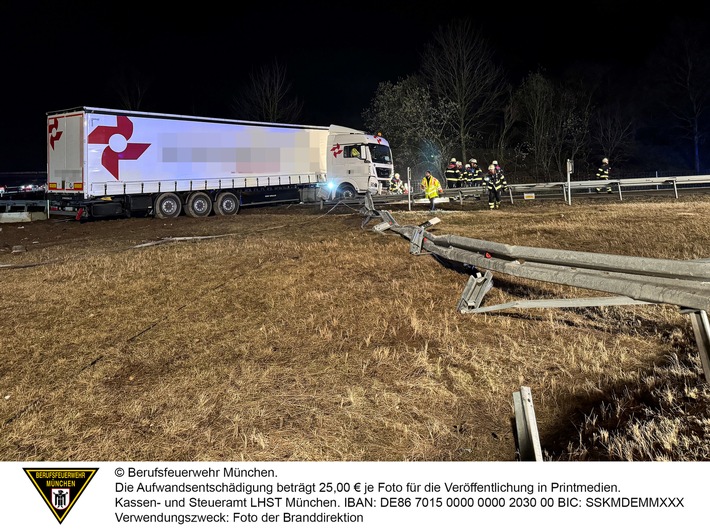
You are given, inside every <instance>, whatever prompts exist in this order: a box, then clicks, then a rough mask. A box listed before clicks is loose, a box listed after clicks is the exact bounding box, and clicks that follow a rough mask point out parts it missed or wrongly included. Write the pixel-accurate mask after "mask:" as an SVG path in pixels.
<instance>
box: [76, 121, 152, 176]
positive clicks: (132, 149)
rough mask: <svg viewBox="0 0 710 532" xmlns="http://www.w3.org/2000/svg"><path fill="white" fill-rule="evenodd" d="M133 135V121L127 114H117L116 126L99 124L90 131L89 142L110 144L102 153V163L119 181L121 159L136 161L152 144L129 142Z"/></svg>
mask: <svg viewBox="0 0 710 532" xmlns="http://www.w3.org/2000/svg"><path fill="white" fill-rule="evenodd" d="M132 136H133V122H131V121H130V119H129V118H128V117H127V116H117V117H116V125H115V126H98V127H97V128H96V129H94V130H93V131H92V132H91V133H89V137H88V141H89V144H108V146H106V147H105V148H104V151H103V152H102V154H101V164H102V165H103V167H104V168H106V170H108V171H109V173H110V174H111V175H112V176H113V177H115V178H116V180H117V181H118V163H119V161H123V160H128V161H135V160H136V159H138V158H139V157H140V156H141V155H143V153H144V152H145V150H147V149H148V147H149V146H150V144H146V143H141V142H128V141H129V140H130V138H131V137H132Z"/></svg>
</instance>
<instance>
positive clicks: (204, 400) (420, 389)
mask: <svg viewBox="0 0 710 532" xmlns="http://www.w3.org/2000/svg"><path fill="white" fill-rule="evenodd" d="M405 208H406V207H404V208H403V210H401V211H400V210H398V208H396V207H393V208H392V209H391V210H392V213H393V215H394V217H395V218H396V220H397V221H398V222H399V223H400V224H401V225H407V224H413V225H416V224H418V223H421V222H423V221H424V220H426V219H427V218H428V213H426V212H424V211H423V210H417V211H412V212H408V211H406V210H404V209H405ZM445 209H450V210H444V211H443V212H440V213H438V216H439V217H440V218H441V219H442V223H441V224H439V225H437V226H435V228H433V229H432V231H433V232H435V233H436V234H456V235H461V236H469V237H474V238H478V239H483V240H489V241H495V242H501V243H506V244H515V245H525V246H535V247H548V248H562V249H569V250H579V251H592V252H600V253H615V254H623V255H634V256H641V257H660V258H674V259H688V260H692V259H700V258H707V257H710V235H709V234H708V227H709V226H710V198H708V197H706V196H698V197H695V198H685V199H681V200H674V199H670V198H661V199H653V200H645V201H643V200H634V201H633V202H626V201H625V202H623V203H622V202H611V201H594V200H588V201H586V202H585V201H579V202H576V204H575V205H573V206H567V205H565V204H563V203H561V202H553V201H544V202H537V203H535V202H517V203H516V204H515V205H509V204H503V208H502V209H501V210H500V211H493V212H489V211H487V210H485V209H483V208H482V206H481V205H479V204H476V205H473V206H468V207H466V206H464V207H463V208H461V207H459V206H451V207H449V208H445ZM363 221H364V218H363V216H362V215H361V214H360V213H358V212H356V211H354V210H352V209H348V208H345V207H339V208H337V209H334V210H331V211H326V210H318V208H317V207H306V206H293V207H291V208H285V207H284V208H268V209H243V210H242V212H240V213H239V214H238V215H237V216H235V217H210V218H207V219H192V218H187V217H181V218H178V219H175V220H170V221H164V220H156V219H123V220H108V221H96V222H89V223H83V224H80V223H78V222H74V221H53V220H49V221H47V222H33V223H31V224H24V225H19V224H3V227H2V231H1V232H0V265H2V266H3V268H2V269H0V272H1V274H2V283H1V284H2V287H3V296H2V297H3V305H2V309H1V310H0V342H1V349H0V353H1V356H0V425H1V426H2V430H1V431H0V458H1V459H2V460H5V461H10V460H106V461H121V460H159V461H165V460H169V461H173V460H187V461H208V460H209V461H213V460H214V461H232V460H234V461H240V460H248V461H262V460H277V461H285V460H305V461H316V460H317V461H339V460H347V461H353V460H374V461H380V460H388V461H390V460H393V461H403V460H410V461H422V460H424V461H455V460H466V461H468V460H473V461H511V460H515V459H516V449H515V442H514V436H513V433H514V431H513V429H512V424H511V420H512V415H513V410H512V394H513V393H514V392H516V391H517V390H519V388H520V386H528V387H530V388H531V390H532V394H533V399H534V402H535V412H536V417H537V421H538V430H539V434H540V438H541V444H542V448H543V452H544V454H545V458H546V459H547V460H674V461H680V460H706V459H707V457H708V451H709V450H710V411H709V409H708V405H709V404H710V401H709V400H710V394H708V386H707V384H706V383H705V379H704V376H703V371H702V368H701V366H700V361H699V357H698V354H697V347H696V343H695V339H694V336H693V332H692V328H691V325H690V321H689V319H688V317H687V316H685V315H682V314H681V313H680V312H679V309H678V308H677V307H673V306H666V305H646V306H629V307H602V308H598V307H591V308H576V309H575V308H569V309H529V310H509V311H504V312H497V313H490V314H460V313H458V312H456V304H457V302H458V299H459V297H460V296H461V292H462V290H463V288H464V286H465V283H466V281H467V276H465V275H463V274H461V273H459V272H457V271H455V270H453V269H448V268H445V267H444V266H442V265H441V264H440V263H438V262H437V261H436V260H434V259H433V258H432V257H431V256H427V255H421V256H413V255H410V253H409V242H408V241H407V240H406V239H403V238H402V237H400V236H398V235H395V234H389V235H382V234H378V233H376V232H374V231H372V230H371V228H372V225H374V223H371V224H369V225H367V226H365V227H364V228H363V227H362V224H363ZM166 237H174V238H173V240H161V239H165V238H166ZM188 237H199V238H188ZM156 242H161V243H160V244H159V245H157V244H156V245H144V244H153V243H156ZM17 245H21V246H23V248H24V249H25V250H26V251H24V252H21V253H11V252H10V250H11V249H12V247H13V246H17ZM20 266H21V267H20ZM581 293H582V291H581V290H578V289H573V288H569V287H564V286H560V285H554V284H546V283H541V282H534V281H528V280H525V279H518V278H512V277H507V276H504V275H498V274H495V275H494V288H493V289H492V290H491V291H490V292H489V293H488V294H487V296H486V299H485V304H486V305H493V304H498V303H503V302H506V301H514V300H518V299H538V298H561V297H578V296H579V295H580V294H581Z"/></svg>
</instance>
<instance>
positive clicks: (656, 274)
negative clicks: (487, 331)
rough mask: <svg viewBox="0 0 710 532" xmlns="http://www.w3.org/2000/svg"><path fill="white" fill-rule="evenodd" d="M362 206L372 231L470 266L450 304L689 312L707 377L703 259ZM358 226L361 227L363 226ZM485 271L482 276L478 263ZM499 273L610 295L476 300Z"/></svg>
mask: <svg viewBox="0 0 710 532" xmlns="http://www.w3.org/2000/svg"><path fill="white" fill-rule="evenodd" d="M361 212H362V213H363V214H364V215H366V216H368V221H369V219H370V218H373V217H379V218H381V219H382V220H383V221H382V222H381V223H379V224H377V226H376V230H377V231H379V232H384V231H393V232H395V233H397V234H399V235H401V236H403V237H404V238H406V239H408V240H409V241H410V253H411V254H413V255H419V254H421V253H422V252H423V251H426V252H428V253H429V254H432V255H435V256H436V257H438V258H439V259H445V260H443V261H441V260H440V261H441V262H447V261H448V262H449V263H451V262H454V263H460V264H462V265H464V266H468V267H473V270H474V271H475V272H476V273H475V274H474V275H471V276H470V277H469V279H468V282H467V284H466V287H465V288H464V291H463V294H462V296H461V298H460V299H459V301H458V304H457V310H458V311H459V312H461V313H481V312H493V311H497V310H503V309H509V308H554V307H557V308H561V307H591V306H611V305H647V304H669V305H675V306H678V307H679V310H680V312H681V313H683V314H688V315H689V317H690V320H691V324H692V327H693V333H694V335H695V340H696V342H697V345H698V351H699V354H700V359H701V361H702V367H703V372H704V375H705V380H706V381H707V382H708V383H710V322H709V321H708V315H707V310H708V309H710V262H707V261H687V260H672V259H654V258H647V257H632V256H624V255H610V254H603V253H590V252H582V251H568V250H563V249H546V248H534V247H527V246H511V245H507V244H501V243H498V242H489V241H485V240H477V239H474V238H467V237H462V236H457V235H435V234H433V233H431V232H428V231H427V230H426V229H427V228H428V227H430V226H431V225H433V223H437V222H439V221H440V220H439V219H438V218H436V219H434V220H430V221H429V222H425V223H424V224H421V225H419V226H402V225H399V224H398V223H397V222H396V220H395V219H394V217H393V216H392V214H391V213H390V212H388V211H376V210H375V209H374V204H373V203H372V201H371V200H370V201H369V202H368V200H367V199H366V201H365V207H363V209H362V210H361ZM363 227H364V226H363ZM478 269H480V270H484V271H485V272H486V273H485V274H484V275H481V273H480V272H478V271H477V270H478ZM491 272H498V273H503V274H506V275H511V276H514V277H522V278H525V279H532V280H536V281H543V282H550V283H556V284H562V285H567V286H574V287H577V288H585V289H589V290H593V291H597V292H605V293H609V294H614V295H613V296H609V297H590V298H569V299H541V300H523V301H513V302H510V303H504V304H501V305H493V306H488V307H482V306H481V302H482V300H483V297H484V296H485V294H486V293H487V292H488V291H489V290H490V288H491V287H492V286H493V274H492V273H491Z"/></svg>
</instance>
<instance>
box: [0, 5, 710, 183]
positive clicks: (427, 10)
mask: <svg viewBox="0 0 710 532" xmlns="http://www.w3.org/2000/svg"><path fill="white" fill-rule="evenodd" d="M157 5H158V4H157V3H153V2H147V1H144V2H136V1H135V0H127V1H124V2H121V1H120V0H115V1H112V2H96V1H92V2H88V1H86V0H78V1H73V2H60V1H56V0H55V1H51V2H48V1H43V2H33V1H29V0H28V1H25V2H16V1H13V0H11V1H10V2H4V3H3V4H2V7H0V23H1V24H2V31H0V47H1V48H0V50H2V56H1V57H2V60H3V63H4V64H3V65H2V72H3V75H2V94H3V101H4V103H5V112H4V113H3V120H2V123H1V124H0V173H2V172H7V171H34V170H44V169H45V165H46V161H45V158H46V155H45V153H46V148H45V131H44V129H45V115H46V113H47V112H48V111H55V110H60V109H67V108H72V107H78V106H91V107H109V108H120V103H119V100H118V98H117V92H116V88H115V87H116V84H115V82H113V79H114V77H115V76H116V74H117V72H119V71H120V70H121V69H122V68H125V67H126V66H129V65H130V66H132V67H135V68H137V69H138V70H139V71H140V72H141V76H144V77H145V79H150V80H151V83H150V85H148V91H147V93H146V100H145V101H146V105H145V106H144V110H146V111H152V112H165V113H171V114H197V115H204V116H220V117H231V116H230V114H229V109H228V107H227V105H228V104H227V99H228V96H227V95H229V94H230V91H231V92H233V91H232V89H233V88H235V87H237V86H238V85H239V83H242V82H244V81H246V80H248V78H249V73H250V72H251V71H252V69H254V68H258V67H259V66H261V65H264V64H267V63H270V62H272V61H273V60H274V59H278V60H279V62H281V63H282V64H284V65H285V66H286V68H287V73H288V76H289V78H291V80H292V84H293V90H294V93H295V95H297V96H298V97H299V98H300V99H301V100H302V101H303V102H304V104H305V105H304V118H303V120H302V122H303V123H307V124H314V125H328V124H331V123H336V124H341V125H345V126H351V127H362V124H361V123H360V120H361V114H362V111H363V109H364V108H365V107H366V106H367V105H368V103H369V101H370V99H371V98H372V96H373V93H374V91H375V89H376V87H377V84H378V82H380V81H386V80H391V81H396V80H397V79H399V78H401V77H403V76H406V75H407V74H409V73H412V72H413V71H415V70H416V69H417V67H418V65H419V54H420V52H421V50H422V48H423V46H424V45H425V44H426V43H427V42H428V41H430V40H431V35H432V33H433V32H435V31H436V29H437V28H438V27H439V26H442V25H446V24H448V23H449V22H452V21H454V20H457V19H465V18H468V19H471V20H473V22H474V24H475V25H476V27H477V28H479V30H480V31H481V32H482V33H483V34H484V36H485V37H486V38H487V39H488V41H489V43H490V44H491V46H492V47H493V49H494V50H495V52H496V55H497V57H498V58H499V61H500V63H501V64H502V65H503V66H504V67H505V68H507V69H508V70H510V72H511V73H512V74H513V75H518V76H520V75H522V74H524V73H525V72H528V71H531V70H535V69H537V68H538V67H544V68H546V69H548V70H549V71H551V72H558V71H561V70H562V69H564V68H566V67H567V66H569V65H571V64H572V63H574V62H575V61H595V62H600V63H615V64H622V65H628V66H629V68H633V67H634V66H635V65H641V64H643V62H644V60H645V57H646V55H647V54H648V53H649V51H650V50H651V49H652V48H653V46H655V44H656V43H657V42H658V41H659V39H660V38H661V37H662V36H663V35H664V33H665V32H666V31H667V30H668V24H669V21H670V19H671V17H672V12H671V10H675V12H676V13H679V14H682V15H684V16H690V17H694V18H707V13H708V8H705V7H703V8H692V10H691V8H689V7H688V8H685V7H684V6H685V5H686V4H685V3H684V2H680V3H678V2H673V3H669V2H653V1H652V2H645V3H640V2H624V1H616V2H609V1H601V2H593V3H589V5H588V7H584V5H585V4H583V3H579V2H568V3H558V2H550V3H545V2H536V3H530V4H526V6H527V7H524V8H521V7H516V3H511V4H503V3H500V2H489V3H487V4H486V5H482V3H480V2H469V3H468V4H466V5H464V4H462V3H459V2H456V3H454V2H450V1H444V2H431V3H429V6H428V7H426V6H422V5H417V4H414V3H411V4H409V3H407V4H401V3H397V2H373V1H370V0H368V1H367V2H362V3H357V2H310V3H306V2H289V3H282V2H268V3H267V2H261V3H259V4H258V5H251V6H249V5H247V6H245V5H243V3H237V2H233V3H232V5H227V6H225V5H224V2H212V1H211V0H206V1H202V2H194V3H192V4H190V5H189V6H186V5H184V4H181V3H178V2H174V3H170V4H168V3H161V4H160V6H161V7H160V8H159V10H157V11H156V7H154V6H157ZM640 5H643V13H638V12H634V11H633V9H632V7H633V6H640ZM687 5H690V2H687ZM466 6H468V7H466ZM698 9H700V11H698Z"/></svg>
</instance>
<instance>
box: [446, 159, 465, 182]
mask: <svg viewBox="0 0 710 532" xmlns="http://www.w3.org/2000/svg"><path fill="white" fill-rule="evenodd" d="M444 177H445V178H446V188H458V187H460V186H461V185H460V182H461V170H459V168H458V165H457V164H456V159H451V162H450V163H449V166H447V167H446V171H445V172H444Z"/></svg>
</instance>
